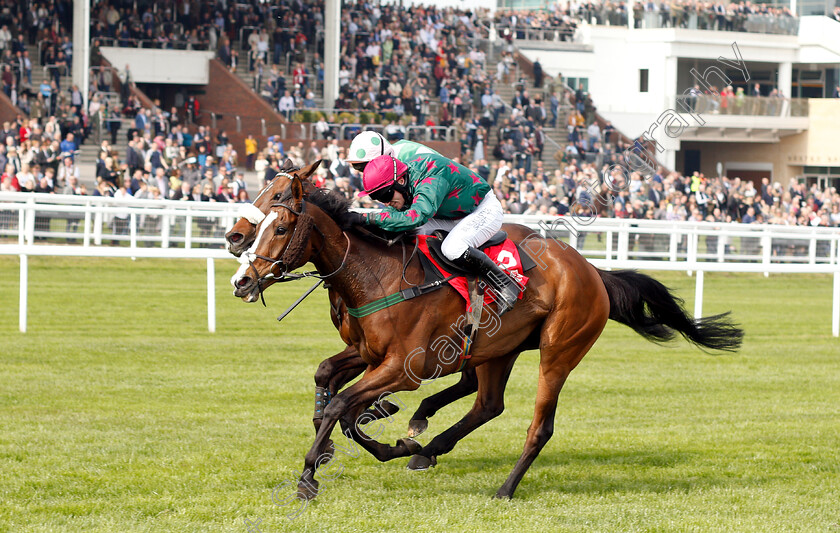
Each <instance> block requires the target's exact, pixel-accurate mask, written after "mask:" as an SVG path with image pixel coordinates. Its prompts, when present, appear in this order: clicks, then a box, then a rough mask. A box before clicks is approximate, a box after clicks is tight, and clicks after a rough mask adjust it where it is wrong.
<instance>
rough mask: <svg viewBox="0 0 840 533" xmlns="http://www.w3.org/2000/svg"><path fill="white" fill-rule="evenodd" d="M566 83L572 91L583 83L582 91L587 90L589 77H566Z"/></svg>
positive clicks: (586, 91)
mask: <svg viewBox="0 0 840 533" xmlns="http://www.w3.org/2000/svg"><path fill="white" fill-rule="evenodd" d="M566 83H567V84H568V85H569V87H570V88H571V89H572V90H573V91H577V90H578V89H580V86H581V84H583V92H585V93H588V92H589V78H566Z"/></svg>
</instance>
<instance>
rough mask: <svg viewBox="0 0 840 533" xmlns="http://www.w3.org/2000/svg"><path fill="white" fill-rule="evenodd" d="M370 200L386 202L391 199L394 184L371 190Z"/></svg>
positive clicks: (392, 197)
mask: <svg viewBox="0 0 840 533" xmlns="http://www.w3.org/2000/svg"><path fill="white" fill-rule="evenodd" d="M369 196H370V197H371V199H372V200H375V201H377V202H379V203H382V204H387V203H388V202H390V201H391V200H393V199H394V186H393V185H391V186H390V187H385V188H383V189H379V190H378V191H373V192H372V193H370V195H369Z"/></svg>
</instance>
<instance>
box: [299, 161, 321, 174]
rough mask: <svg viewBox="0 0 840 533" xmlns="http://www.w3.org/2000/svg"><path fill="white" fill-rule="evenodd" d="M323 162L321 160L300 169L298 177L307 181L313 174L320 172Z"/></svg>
mask: <svg viewBox="0 0 840 533" xmlns="http://www.w3.org/2000/svg"><path fill="white" fill-rule="evenodd" d="M321 162H322V160H321V159H317V160H315V162H314V163H312V164H311V165H309V166H305V167H303V168H302V169H300V172H298V176H300V177H301V178H302V179H305V178H308V177H309V176H311V175H312V174H315V171H316V170H318V167H320V166H321Z"/></svg>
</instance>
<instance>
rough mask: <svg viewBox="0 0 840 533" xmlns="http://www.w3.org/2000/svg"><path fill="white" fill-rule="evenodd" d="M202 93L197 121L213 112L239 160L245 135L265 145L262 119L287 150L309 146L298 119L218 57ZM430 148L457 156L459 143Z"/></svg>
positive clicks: (346, 143) (242, 159)
mask: <svg viewBox="0 0 840 533" xmlns="http://www.w3.org/2000/svg"><path fill="white" fill-rule="evenodd" d="M204 90H205V94H202V95H199V96H197V97H196V98H198V102H199V104H200V106H201V118H200V119H199V121H198V123H199V124H201V125H204V126H210V125H211V118H210V113H211V112H213V113H215V114H216V130H214V131H213V134H214V135H215V134H216V133H218V131H219V130H222V129H223V130H225V132H226V133H227V135H228V138H230V142H231V143H232V144H233V147H234V148H235V149H236V151H237V152H238V153H239V163H240V164H244V162H245V138H246V137H247V136H248V134H252V135H253V136H254V138H255V139H257V146H258V148H260V149H262V148H264V147H265V145H266V141H267V137H266V136H264V135H262V123H261V120H260V119H265V125H266V134H267V135H280V136H281V137H282V138H281V142H282V143H283V148H284V149H285V150H287V151H288V149H289V147H291V146H293V145H294V144H297V143H298V142H299V141H303V144H304V146H305V147H309V143H310V142H311V139H305V138H301V128H300V124H298V123H290V122H287V121H286V120H285V119H284V118H283V116H282V115H281V114H280V113H278V112H277V111H275V110H274V107H273V106H272V105H271V104H269V103H268V102H266V101H265V100H263V99H262V98H261V97H260V96H258V95H257V94H256V93H254V91H252V90H251V88H250V87H248V86H247V85H246V84H245V82H244V81H242V79H241V78H239V77H238V76H236V75H235V74H233V73H231V72H230V71H229V70H228V69H227V68H226V67H225V66H224V64H223V63H222V62H221V61H219V60H218V59H213V60H212V61H210V83H209V84H208V85H206V86H205V87H204ZM237 115H239V117H240V122H241V127H242V131H241V132H237V131H236V116H237ZM283 125H285V127H286V132H285V135H282V133H283V131H282V126H283ZM304 126H305V135H308V134H309V132H310V131H311V130H310V125H309V124H305V125H304ZM316 142H317V143H318V146H319V147H322V146H324V144H326V141H316ZM339 144H340V145H342V146H349V145H350V141H340V142H339ZM426 144H428V146H429V147H430V148H433V149H435V150H438V151H439V152H440V153H442V154H443V155H446V156H447V157H456V156H457V155H458V154H459V152H460V144H458V143H454V142H453V143H448V142H439V141H438V142H429V143H426Z"/></svg>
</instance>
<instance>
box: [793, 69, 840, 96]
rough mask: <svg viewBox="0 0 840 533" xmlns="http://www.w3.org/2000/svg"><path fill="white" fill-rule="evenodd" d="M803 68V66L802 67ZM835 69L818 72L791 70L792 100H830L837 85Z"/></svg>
mask: <svg viewBox="0 0 840 533" xmlns="http://www.w3.org/2000/svg"><path fill="white" fill-rule="evenodd" d="M803 66H804V65H803ZM837 74H838V73H837V69H836V68H826V69H820V70H805V69H801V68H799V69H796V68H795V69H793V73H792V75H793V76H792V77H793V83H792V87H791V92H792V93H793V97H794V98H830V97H832V96H833V95H834V91H835V88H836V86H837V85H838V83H840V81H838V75H837Z"/></svg>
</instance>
